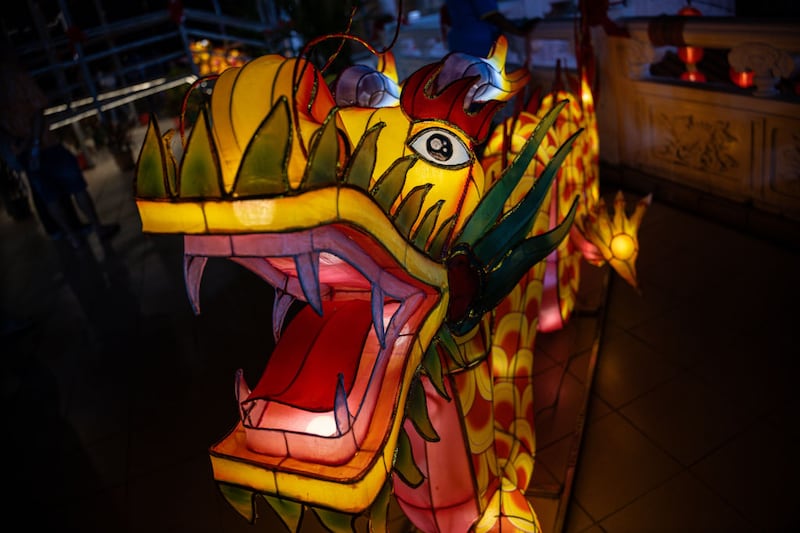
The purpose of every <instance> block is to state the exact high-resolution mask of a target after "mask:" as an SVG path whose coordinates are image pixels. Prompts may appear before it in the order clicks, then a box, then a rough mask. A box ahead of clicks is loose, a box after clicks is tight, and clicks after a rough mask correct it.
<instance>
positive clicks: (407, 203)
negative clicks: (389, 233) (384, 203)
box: [394, 183, 433, 238]
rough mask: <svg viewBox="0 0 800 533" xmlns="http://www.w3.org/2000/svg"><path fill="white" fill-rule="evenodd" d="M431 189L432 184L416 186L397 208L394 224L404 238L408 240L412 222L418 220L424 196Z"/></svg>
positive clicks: (412, 225)
mask: <svg viewBox="0 0 800 533" xmlns="http://www.w3.org/2000/svg"><path fill="white" fill-rule="evenodd" d="M431 187H433V184H432V183H426V184H424V185H417V186H416V187H414V188H413V189H411V192H409V193H408V195H407V196H406V197H405V198H403V200H402V201H401V202H400V205H399V206H398V207H397V212H396V213H395V215H394V223H395V225H396V226H397V229H398V230H399V231H400V233H401V234H402V235H403V236H404V237H406V238H408V236H409V235H411V228H413V227H414V222H416V221H417V219H418V218H419V213H420V211H422V203H423V202H424V201H425V196H427V195H428V191H430V190H431Z"/></svg>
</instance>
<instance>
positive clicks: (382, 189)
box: [370, 155, 417, 213]
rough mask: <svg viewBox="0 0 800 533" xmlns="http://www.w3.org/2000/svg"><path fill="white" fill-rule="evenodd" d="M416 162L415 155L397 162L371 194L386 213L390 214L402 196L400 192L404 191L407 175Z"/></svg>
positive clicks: (385, 173) (384, 174)
mask: <svg viewBox="0 0 800 533" xmlns="http://www.w3.org/2000/svg"><path fill="white" fill-rule="evenodd" d="M416 161H417V156H415V155H407V156H405V157H403V158H400V159H398V160H396V161H395V162H394V163H392V166H390V167H389V168H388V169H387V170H386V172H384V173H383V176H381V177H380V179H379V180H378V182H377V183H376V184H375V185H374V186H373V187H372V190H371V191H370V194H371V195H372V196H373V197H374V198H375V201H377V202H378V205H380V206H381V207H382V208H383V210H384V211H385V212H386V213H388V212H389V209H391V207H392V205H393V204H394V202H395V200H397V197H398V196H399V195H400V191H402V190H403V185H405V183H406V174H407V173H408V170H409V169H410V168H411V165H413V164H414V163H415V162H416Z"/></svg>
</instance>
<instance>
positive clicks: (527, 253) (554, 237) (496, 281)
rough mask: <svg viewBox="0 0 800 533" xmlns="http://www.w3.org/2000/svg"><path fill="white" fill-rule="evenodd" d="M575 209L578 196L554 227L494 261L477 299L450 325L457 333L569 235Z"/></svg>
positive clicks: (476, 320)
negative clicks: (457, 320)
mask: <svg viewBox="0 0 800 533" xmlns="http://www.w3.org/2000/svg"><path fill="white" fill-rule="evenodd" d="M577 208H578V199H577V198H576V199H575V201H574V202H573V203H572V207H571V208H570V210H569V213H567V216H566V217H565V218H564V220H563V221H562V222H561V223H560V224H559V225H558V226H556V227H555V228H553V229H552V230H550V231H548V232H547V233H543V234H541V235H537V236H535V237H530V238H528V239H526V240H524V241H522V243H521V244H519V245H518V246H516V247H514V248H513V249H512V250H511V251H510V252H509V253H508V254H506V256H505V257H504V258H503V259H502V261H500V262H498V264H497V267H496V268H494V269H493V270H492V271H491V272H489V273H488V274H487V276H486V286H485V287H484V290H483V292H482V299H481V301H480V302H478V303H477V304H476V306H475V307H474V308H473V309H472V310H470V312H469V314H468V315H467V317H466V318H465V319H463V320H461V321H460V322H459V323H458V324H453V325H451V327H452V328H453V329H454V330H455V332H456V333H457V334H459V335H463V334H465V333H466V332H468V331H469V330H470V329H472V328H473V327H474V326H475V324H477V323H478V321H480V319H481V317H482V316H483V314H484V313H485V312H486V311H487V310H488V309H492V308H494V307H495V306H496V305H497V304H498V303H499V302H500V300H502V299H503V298H505V296H506V295H507V294H508V293H509V292H511V290H512V289H513V288H514V286H515V285H516V284H517V283H518V282H519V280H520V278H521V277H522V276H523V275H524V274H525V273H526V272H527V271H528V270H530V269H531V267H532V266H533V265H535V264H536V263H538V262H539V261H541V260H542V259H544V258H545V257H547V256H548V254H550V253H551V252H552V251H553V250H555V249H556V248H558V245H559V244H560V243H561V241H562V240H564V238H565V237H566V236H567V235H568V234H569V230H570V227H571V226H572V223H573V221H574V220H575V212H576V211H577Z"/></svg>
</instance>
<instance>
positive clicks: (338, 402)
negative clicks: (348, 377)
mask: <svg viewBox="0 0 800 533" xmlns="http://www.w3.org/2000/svg"><path fill="white" fill-rule="evenodd" d="M333 417H334V419H335V420H336V430H337V431H338V432H339V435H344V434H345V433H347V432H348V431H350V419H351V416H350V409H349V408H348V407H347V394H346V393H345V391H344V375H343V374H342V373H341V372H339V374H338V376H337V380H336V398H335V399H334V401H333Z"/></svg>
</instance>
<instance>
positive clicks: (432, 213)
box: [412, 200, 444, 250]
mask: <svg viewBox="0 0 800 533" xmlns="http://www.w3.org/2000/svg"><path fill="white" fill-rule="evenodd" d="M442 205H444V200H439V201H438V202H436V203H435V204H433V205H432V206H430V207H429V208H428V210H427V211H426V212H425V216H424V217H423V218H422V222H420V223H419V226H417V231H416V233H414V237H413V239H412V242H413V243H414V245H415V246H416V247H417V248H419V249H420V250H424V249H425V245H426V244H427V243H428V239H429V238H430V236H431V233H432V232H433V228H435V227H436V221H437V220H438V219H439V211H441V210H442Z"/></svg>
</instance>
